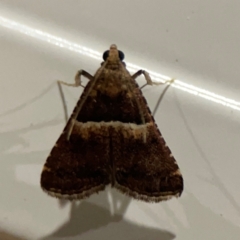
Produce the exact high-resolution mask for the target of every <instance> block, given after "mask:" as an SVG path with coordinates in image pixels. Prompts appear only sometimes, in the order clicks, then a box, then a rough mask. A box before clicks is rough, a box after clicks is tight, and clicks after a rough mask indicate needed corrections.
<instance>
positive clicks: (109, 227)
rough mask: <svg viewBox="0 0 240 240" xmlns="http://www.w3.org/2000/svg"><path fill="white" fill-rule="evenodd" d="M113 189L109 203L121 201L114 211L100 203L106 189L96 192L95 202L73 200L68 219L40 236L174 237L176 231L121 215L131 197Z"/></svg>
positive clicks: (118, 239)
mask: <svg viewBox="0 0 240 240" xmlns="http://www.w3.org/2000/svg"><path fill="white" fill-rule="evenodd" d="M114 193H115V192H113V194H112V197H113V202H112V205H115V206H117V205H119V203H120V208H119V209H118V210H115V211H114V212H115V213H114V214H112V213H111V211H110V210H109V207H107V208H106V207H102V206H99V203H100V202H102V200H103V201H104V202H105V203H107V202H108V200H106V198H107V193H105V194H104V193H103V194H100V195H98V197H97V198H96V199H95V200H97V201H94V203H92V202H88V201H83V202H81V203H76V202H72V203H71V210H70V217H69V220H68V221H67V222H65V223H64V224H63V225H62V226H60V227H59V228H58V229H57V230H55V231H54V232H53V233H52V234H50V235H48V236H45V237H43V238H41V240H56V239H71V240H77V239H81V240H92V239H104V240H108V239H109V240H110V239H114V240H123V239H124V240H127V239H129V240H130V239H131V240H141V239H151V240H155V239H156V240H157V239H158V240H159V239H161V240H171V239H174V238H175V235H174V234H173V233H171V232H168V231H165V230H161V229H156V228H151V227H146V226H142V225H138V224H136V223H134V222H131V221H129V220H127V219H124V213H125V211H126V210H127V207H128V206H129V204H130V201H131V200H130V198H127V197H125V196H123V197H122V199H117V198H116V195H117V196H118V194H116V195H115V194H114ZM99 197H100V198H99ZM122 200H123V201H122ZM95 202H96V203H95ZM101 205H102V204H101ZM116 212H117V213H116Z"/></svg>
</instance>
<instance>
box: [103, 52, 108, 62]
mask: <svg viewBox="0 0 240 240" xmlns="http://www.w3.org/2000/svg"><path fill="white" fill-rule="evenodd" d="M108 55H109V50H107V51H105V52H104V53H103V56H102V57H103V60H104V61H106V60H107V58H108Z"/></svg>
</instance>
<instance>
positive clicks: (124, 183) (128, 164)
mask: <svg viewBox="0 0 240 240" xmlns="http://www.w3.org/2000/svg"><path fill="white" fill-rule="evenodd" d="M144 132H145V133H146V142H145V141H144V140H143V136H144V134H145V133H144ZM123 134H124V135H123ZM113 143H114V147H113V151H114V154H113V155H114V156H115V157H114V164H115V166H114V167H115V187H116V188H117V189H119V190H120V191H121V192H123V193H125V194H127V195H129V196H132V197H134V198H136V199H140V200H144V201H147V202H159V201H163V200H167V199H170V198H172V197H179V196H180V195H181V193H182V191H183V178H182V175H181V172H180V170H179V167H178V165H177V163H176V161H175V159H174V157H173V156H172V154H171V151H170V149H169V148H168V147H167V145H166V143H165V141H164V139H163V138H162V137H161V134H160V132H159V130H158V128H157V126H156V124H155V123H154V122H151V123H149V124H147V126H146V128H145V129H144V128H142V129H137V128H136V129H134V128H129V129H128V130H127V129H125V133H124V131H117V132H116V133H115V137H114V140H113Z"/></svg>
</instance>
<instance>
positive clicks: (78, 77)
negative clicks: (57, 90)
mask: <svg viewBox="0 0 240 240" xmlns="http://www.w3.org/2000/svg"><path fill="white" fill-rule="evenodd" d="M81 75H83V76H84V77H86V78H88V79H89V80H90V81H91V80H93V76H92V75H91V74H89V73H88V72H86V71H84V70H79V71H78V72H77V73H76V75H75V83H66V82H63V81H60V80H58V81H57V82H58V83H59V84H63V85H67V86H70V87H79V86H82V87H83V88H84V86H83V85H82V84H81Z"/></svg>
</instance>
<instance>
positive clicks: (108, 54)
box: [103, 44, 124, 62]
mask: <svg viewBox="0 0 240 240" xmlns="http://www.w3.org/2000/svg"><path fill="white" fill-rule="evenodd" d="M109 58H111V59H115V60H116V59H118V60H120V61H121V62H122V61H123V59H124V53H123V52H122V51H120V50H118V49H117V45H116V44H112V45H111V46H110V49H109V50H107V51H105V52H104V53H103V60H104V61H107V60H108V59H109Z"/></svg>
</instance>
